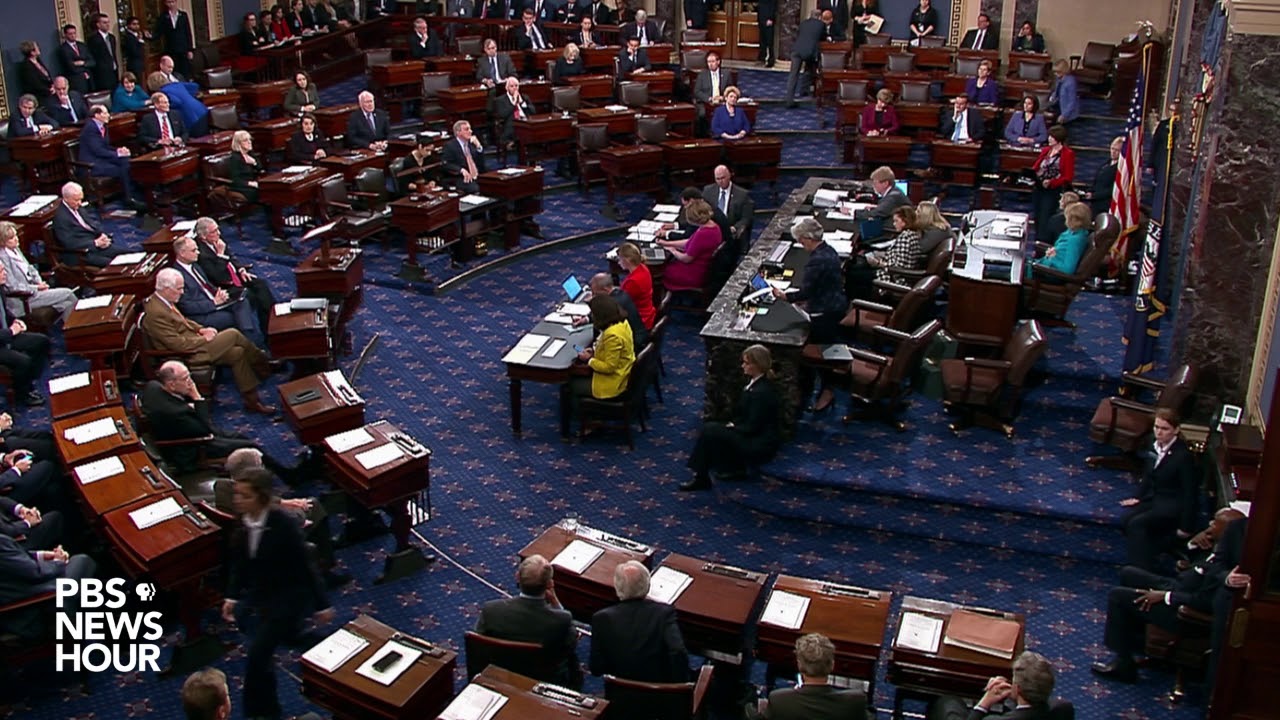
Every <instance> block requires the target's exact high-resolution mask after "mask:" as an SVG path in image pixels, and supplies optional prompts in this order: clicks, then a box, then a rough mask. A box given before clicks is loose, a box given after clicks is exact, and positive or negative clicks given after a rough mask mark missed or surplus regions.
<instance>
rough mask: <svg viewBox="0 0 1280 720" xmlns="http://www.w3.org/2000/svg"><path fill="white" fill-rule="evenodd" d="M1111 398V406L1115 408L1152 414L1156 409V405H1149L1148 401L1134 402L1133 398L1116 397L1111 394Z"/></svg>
mask: <svg viewBox="0 0 1280 720" xmlns="http://www.w3.org/2000/svg"><path fill="white" fill-rule="evenodd" d="M1110 400H1111V406H1112V407H1114V408H1118V409H1120V410H1131V411H1133V412H1140V413H1144V414H1147V415H1152V414H1154V413H1155V411H1156V408H1155V406H1154V405H1147V404H1146V403H1140V402H1134V401H1132V400H1126V399H1124V398H1122V397H1116V396H1114V395H1112V396H1111V398H1110Z"/></svg>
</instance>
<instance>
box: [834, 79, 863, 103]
mask: <svg viewBox="0 0 1280 720" xmlns="http://www.w3.org/2000/svg"><path fill="white" fill-rule="evenodd" d="M867 82H868V81H866V80H841V81H840V86H839V87H838V88H837V89H836V99H837V100H847V101H849V102H867Z"/></svg>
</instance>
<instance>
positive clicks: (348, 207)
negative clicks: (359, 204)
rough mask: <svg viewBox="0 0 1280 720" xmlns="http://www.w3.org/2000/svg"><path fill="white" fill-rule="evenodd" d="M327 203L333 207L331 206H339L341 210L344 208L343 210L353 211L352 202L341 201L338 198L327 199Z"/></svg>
mask: <svg viewBox="0 0 1280 720" xmlns="http://www.w3.org/2000/svg"><path fill="white" fill-rule="evenodd" d="M325 205H327V206H329V207H331V208H338V209H339V210H342V211H343V212H350V211H351V203H344V202H339V201H337V200H326V201H325Z"/></svg>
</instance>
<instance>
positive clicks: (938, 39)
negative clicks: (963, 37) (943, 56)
mask: <svg viewBox="0 0 1280 720" xmlns="http://www.w3.org/2000/svg"><path fill="white" fill-rule="evenodd" d="M946 44H947V39H946V38H945V37H943V36H941V35H926V36H925V37H922V38H920V47H927V48H940V47H942V46H944V45H946Z"/></svg>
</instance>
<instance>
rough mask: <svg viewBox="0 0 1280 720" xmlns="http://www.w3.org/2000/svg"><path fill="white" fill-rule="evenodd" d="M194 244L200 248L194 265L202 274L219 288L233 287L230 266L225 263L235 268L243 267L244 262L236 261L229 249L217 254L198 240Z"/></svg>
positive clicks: (209, 246)
mask: <svg viewBox="0 0 1280 720" xmlns="http://www.w3.org/2000/svg"><path fill="white" fill-rule="evenodd" d="M196 246H197V247H198V248H200V254H199V255H198V256H196V265H199V266H200V269H201V270H202V271H204V276H205V277H206V278H208V280H209V282H211V283H213V284H214V285H217V286H218V287H220V288H230V287H234V286H235V284H234V283H232V282H231V268H229V267H227V263H228V262H230V263H231V264H232V265H234V266H235V267H236V270H240V269H241V268H243V267H244V263H241V262H238V261H237V260H236V257H235V256H234V255H232V254H231V252H230V251H228V252H226V253H224V254H223V255H218V254H217V252H215V251H214V249H213V247H212V246H211V245H208V244H206V243H204V242H201V241H199V240H197V241H196Z"/></svg>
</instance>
